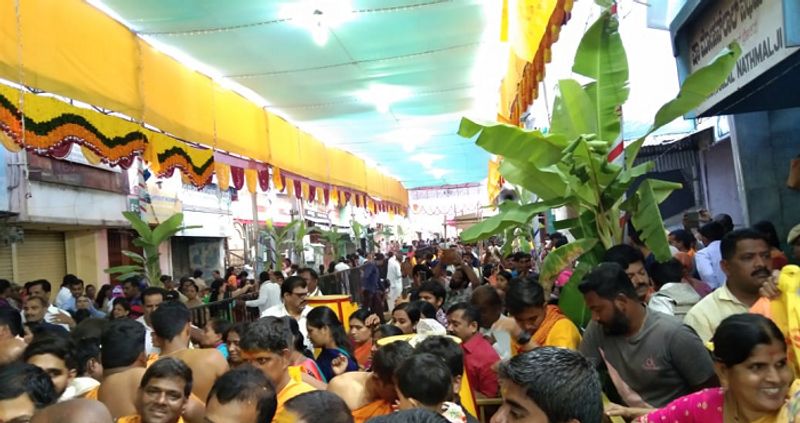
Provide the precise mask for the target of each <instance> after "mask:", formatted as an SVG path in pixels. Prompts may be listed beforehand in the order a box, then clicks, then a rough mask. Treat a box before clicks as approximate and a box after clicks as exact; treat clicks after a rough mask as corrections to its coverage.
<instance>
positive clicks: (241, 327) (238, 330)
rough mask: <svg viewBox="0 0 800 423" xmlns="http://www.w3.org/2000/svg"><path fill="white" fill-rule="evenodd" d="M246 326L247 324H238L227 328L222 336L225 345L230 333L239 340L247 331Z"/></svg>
mask: <svg viewBox="0 0 800 423" xmlns="http://www.w3.org/2000/svg"><path fill="white" fill-rule="evenodd" d="M247 324H248V323H247V322H239V323H236V324H234V325H231V327H229V328H228V330H226V331H225V333H224V334H223V335H222V341H223V342H226V343H227V342H228V335H229V334H230V333H231V332H233V333H235V334H237V335H239V338H241V337H242V335H243V334H244V332H245V331H246V330H247Z"/></svg>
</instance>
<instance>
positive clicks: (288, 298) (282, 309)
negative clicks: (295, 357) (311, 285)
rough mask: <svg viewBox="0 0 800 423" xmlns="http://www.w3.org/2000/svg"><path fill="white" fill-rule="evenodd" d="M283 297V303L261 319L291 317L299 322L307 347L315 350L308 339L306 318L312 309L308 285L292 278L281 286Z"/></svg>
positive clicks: (303, 281) (269, 310) (268, 311)
mask: <svg viewBox="0 0 800 423" xmlns="http://www.w3.org/2000/svg"><path fill="white" fill-rule="evenodd" d="M281 297H282V298H283V303H282V304H278V305H275V306H272V307H270V308H268V309H267V310H265V311H264V312H263V313H261V317H267V316H272V317H284V316H291V317H292V318H293V319H295V320H297V325H298V326H299V327H300V333H302V334H303V337H304V338H305V345H306V347H307V348H308V349H311V350H313V348H314V346H313V345H312V344H311V339H309V337H308V328H307V327H306V317H307V316H308V313H310V312H311V307H309V306H308V284H306V281H305V280H304V279H303V278H301V277H300V276H290V277H288V278H286V280H285V281H284V282H283V284H282V285H281Z"/></svg>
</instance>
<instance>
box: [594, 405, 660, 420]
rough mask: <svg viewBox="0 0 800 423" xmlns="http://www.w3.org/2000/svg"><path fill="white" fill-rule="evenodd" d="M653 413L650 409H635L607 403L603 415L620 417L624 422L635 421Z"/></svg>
mask: <svg viewBox="0 0 800 423" xmlns="http://www.w3.org/2000/svg"><path fill="white" fill-rule="evenodd" d="M651 411H653V410H652V409H650V408H637V407H625V406H622V405H619V404H614V403H613V402H609V403H608V405H606V409H605V413H606V416H608V417H617V416H619V417H622V418H624V419H626V420H631V419H635V418H637V417H641V416H644V415H647V413H649V412H651Z"/></svg>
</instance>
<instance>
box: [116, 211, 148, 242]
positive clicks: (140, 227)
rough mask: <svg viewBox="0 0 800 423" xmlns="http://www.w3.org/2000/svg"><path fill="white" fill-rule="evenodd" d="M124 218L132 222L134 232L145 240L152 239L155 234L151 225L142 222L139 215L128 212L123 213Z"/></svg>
mask: <svg viewBox="0 0 800 423" xmlns="http://www.w3.org/2000/svg"><path fill="white" fill-rule="evenodd" d="M122 216H123V217H125V219H127V220H128V222H131V227H133V230H134V231H136V233H137V234H139V236H140V237H142V238H143V239H145V240H149V239H150V237H151V236H152V234H153V232H152V231H151V230H150V225H149V224H148V223H147V222H145V221H144V220H142V218H141V217H139V215H138V214H137V213H134V212H129V211H126V212H122Z"/></svg>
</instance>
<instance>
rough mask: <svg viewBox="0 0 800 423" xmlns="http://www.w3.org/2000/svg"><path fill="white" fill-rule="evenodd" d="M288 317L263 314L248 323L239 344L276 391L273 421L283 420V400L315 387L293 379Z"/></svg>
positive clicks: (244, 354)
mask: <svg viewBox="0 0 800 423" xmlns="http://www.w3.org/2000/svg"><path fill="white" fill-rule="evenodd" d="M286 319H290V317H283V318H279V317H262V318H261V319H258V320H257V321H255V322H253V323H251V324H250V325H248V326H247V329H246V330H245V332H244V334H243V335H242V339H241V341H240V342H239V346H240V347H241V349H242V358H244V360H245V361H247V362H249V363H250V364H252V365H253V366H255V367H256V368H258V369H260V370H261V371H262V372H263V373H264V376H266V377H267V378H268V379H269V380H270V381H271V382H272V384H273V385H275V391H276V392H277V393H278V407H277V409H276V411H275V418H274V419H273V420H272V421H273V422H278V421H290V420H285V419H286V418H287V417H286V413H285V411H284V404H285V403H286V401H288V400H290V399H292V398H294V397H296V396H298V395H300V394H302V393H305V392H310V391H313V390H314V388H313V387H312V386H311V385H309V384H307V383H305V382H301V381H295V380H292V377H291V376H290V375H289V365H290V364H291V360H290V359H289V357H290V355H291V349H290V345H291V343H292V341H293V336H292V332H291V329H290V327H289V321H288V320H286Z"/></svg>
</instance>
